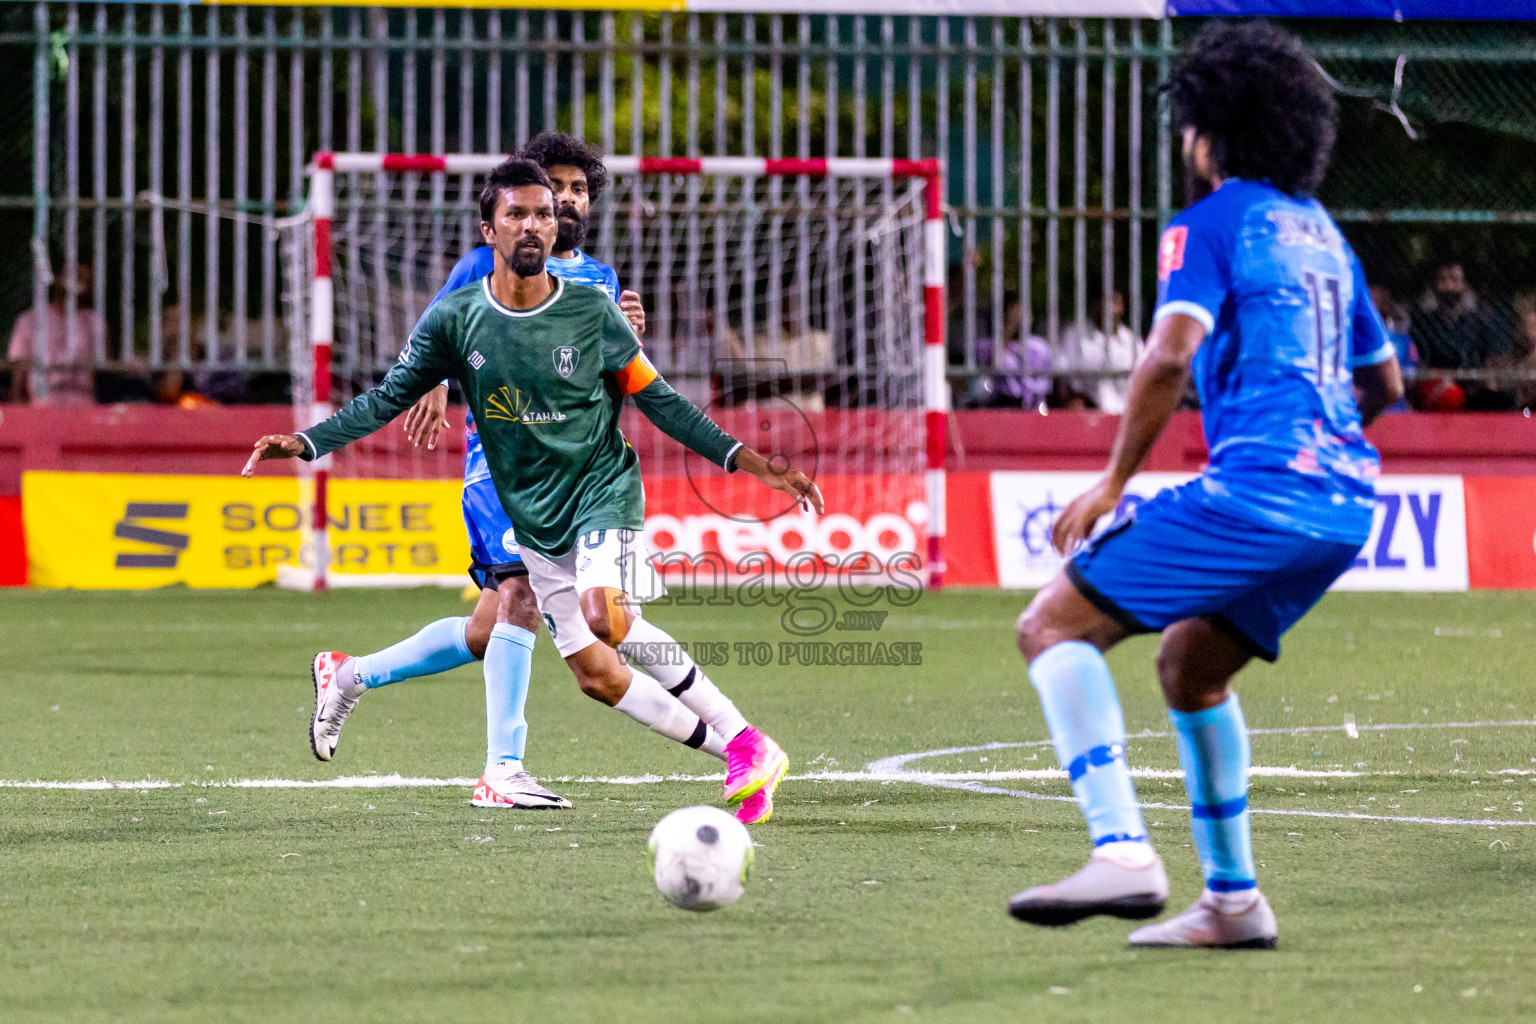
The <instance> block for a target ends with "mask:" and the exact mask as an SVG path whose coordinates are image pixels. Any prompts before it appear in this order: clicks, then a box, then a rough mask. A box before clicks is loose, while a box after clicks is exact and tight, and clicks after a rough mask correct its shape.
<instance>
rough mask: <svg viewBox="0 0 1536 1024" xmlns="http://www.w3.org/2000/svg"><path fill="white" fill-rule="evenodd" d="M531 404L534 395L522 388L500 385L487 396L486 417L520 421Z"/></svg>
mask: <svg viewBox="0 0 1536 1024" xmlns="http://www.w3.org/2000/svg"><path fill="white" fill-rule="evenodd" d="M531 404H533V396H532V395H528V394H524V393H523V390H522V389H521V388H508V387H499V388H497V389H496V390H495V391H492V392H491V393H490V394H489V395H488V396H486V399H485V418H486V419H488V420H506V421H507V422H508V423H520V422H522V419H523V413H525V412H527V411H528V406H529V405H531Z"/></svg>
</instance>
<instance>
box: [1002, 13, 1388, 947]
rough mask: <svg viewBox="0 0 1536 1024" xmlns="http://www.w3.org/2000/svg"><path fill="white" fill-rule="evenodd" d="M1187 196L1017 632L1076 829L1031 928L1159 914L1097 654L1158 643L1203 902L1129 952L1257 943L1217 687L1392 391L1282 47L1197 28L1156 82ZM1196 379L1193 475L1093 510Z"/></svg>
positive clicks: (1371, 457) (1310, 599) (1037, 899)
mask: <svg viewBox="0 0 1536 1024" xmlns="http://www.w3.org/2000/svg"><path fill="white" fill-rule="evenodd" d="M1165 88H1166V90H1167V92H1168V95H1169V98H1170V100H1171V101H1172V104H1173V109H1174V112H1175V115H1176V117H1177V120H1178V123H1179V125H1180V127H1181V129H1182V132H1183V144H1184V163H1185V168H1186V177H1187V181H1188V185H1189V192H1190V195H1189V199H1190V202H1191V205H1190V206H1189V208H1188V209H1186V210H1185V211H1184V213H1183V214H1182V215H1180V216H1179V217H1177V218H1176V219H1175V220H1174V221H1173V223H1172V224H1171V225H1170V226H1169V228H1168V229H1167V231H1166V232H1165V233H1164V234H1163V236H1162V239H1161V242H1160V246H1159V253H1158V277H1159V290H1158V304H1157V309H1156V312H1155V314H1154V316H1153V321H1154V325H1153V329H1152V334H1151V337H1150V339H1149V345H1148V350H1147V354H1146V357H1145V360H1144V361H1143V363H1142V364H1141V366H1140V367H1139V368H1138V369H1137V371H1136V373H1135V376H1134V378H1133V380H1132V385H1131V397H1130V402H1129V406H1128V408H1127V410H1126V414H1125V416H1124V418H1123V419H1122V420H1121V423H1120V431H1119V436H1118V437H1117V439H1116V441H1115V446H1114V450H1113V454H1112V455H1111V458H1110V464H1109V467H1108V469H1107V471H1106V472H1105V474H1104V476H1103V477H1102V478H1101V479H1100V480H1099V481H1098V482H1097V483H1096V484H1095V485H1094V487H1093V488H1092V489H1090V490H1089V491H1088V492H1087V493H1086V494H1084V495H1083V496H1082V497H1080V498H1078V499H1077V500H1076V501H1074V502H1072V503H1071V505H1069V506H1068V507H1067V509H1066V510H1065V511H1064V512H1063V513H1062V515H1061V518H1060V519H1059V520H1058V521H1057V523H1056V524H1055V527H1054V535H1053V540H1054V542H1055V544H1056V546H1057V548H1058V549H1059V550H1061V551H1062V552H1063V553H1064V554H1065V553H1069V552H1073V551H1075V554H1073V555H1072V557H1071V559H1070V561H1069V562H1068V563H1067V565H1066V568H1065V570H1064V571H1063V572H1062V573H1061V575H1059V576H1058V577H1056V579H1054V580H1053V581H1052V582H1051V583H1050V584H1049V585H1047V586H1046V587H1045V588H1044V589H1043V590H1041V591H1040V593H1039V594H1037V595H1036V597H1035V599H1034V601H1033V602H1031V604H1030V606H1029V608H1028V609H1026V610H1025V612H1024V614H1023V615H1021V616H1020V617H1019V621H1018V626H1017V632H1018V644H1019V649H1020V650H1021V651H1022V652H1023V654H1024V657H1025V658H1026V659H1027V660H1028V662H1029V676H1030V680H1031V681H1032V682H1033V683H1034V685H1035V688H1036V690H1037V691H1038V692H1039V695H1040V703H1041V706H1042V708H1043V710H1044V713H1045V719H1046V722H1047V724H1048V725H1049V726H1050V730H1051V737H1052V740H1053V742H1054V744H1055V748H1056V754H1057V757H1058V758H1059V759H1060V761H1061V764H1062V765H1063V767H1065V768H1066V770H1067V774H1068V776H1069V777H1070V779H1071V781H1072V788H1073V791H1074V793H1075V794H1076V796H1077V799H1078V804H1079V806H1080V807H1081V808H1082V810H1083V813H1084V815H1085V817H1086V818H1087V820H1088V828H1089V834H1090V837H1091V839H1092V842H1093V852H1092V855H1091V856H1090V858H1089V861H1088V865H1087V866H1086V867H1085V868H1083V869H1082V870H1081V871H1079V872H1077V873H1076V874H1074V875H1071V876H1070V877H1068V878H1066V879H1063V880H1062V881H1060V882H1057V883H1055V884H1053V885H1042V886H1037V887H1035V888H1033V889H1029V890H1026V891H1025V892H1021V893H1019V894H1018V895H1016V896H1014V897H1013V899H1012V901H1011V902H1010V904H1009V909H1010V912H1011V913H1012V914H1013V915H1014V916H1015V917H1018V918H1020V919H1021V920H1024V921H1028V922H1030V923H1033V924H1039V925H1064V924H1071V923H1072V922H1074V921H1077V920H1080V919H1082V918H1085V917H1089V916H1092V915H1095V914H1110V915H1114V916H1117V917H1122V918H1130V919H1141V918H1149V917H1154V916H1156V915H1157V914H1159V913H1160V912H1161V911H1162V909H1163V906H1164V904H1165V902H1166V901H1167V899H1168V894H1169V893H1168V879H1167V875H1166V873H1165V872H1164V870H1163V865H1162V862H1161V861H1160V860H1159V859H1158V857H1157V854H1156V853H1155V852H1154V851H1153V849H1152V846H1151V844H1150V842H1149V841H1148V837H1147V830H1146V827H1145V825H1144V824H1143V822H1142V817H1141V813H1140V810H1139V808H1138V806H1137V803H1136V796H1135V792H1134V789H1133V787H1132V784H1131V777H1130V773H1129V771H1128V769H1127V767H1126V762H1125V723H1124V719H1123V716H1122V713H1121V710H1120V701H1119V698H1118V696H1117V694H1116V692H1115V684H1114V681H1113V679H1112V678H1111V677H1110V673H1109V667H1108V665H1107V664H1106V663H1105V660H1104V654H1103V652H1104V651H1106V650H1108V649H1109V648H1110V647H1112V646H1114V645H1115V644H1117V643H1119V642H1120V641H1121V640H1123V639H1125V638H1126V637H1128V636H1130V635H1132V634H1134V633H1144V632H1161V633H1162V644H1161V648H1160V650H1159V652H1158V656H1157V674H1158V680H1159V682H1160V683H1161V685H1162V689H1163V694H1164V697H1165V699H1166V701H1167V703H1168V707H1169V716H1170V718H1171V719H1172V721H1173V727H1174V731H1175V735H1176V738H1177V744H1178V751H1179V761H1180V763H1181V765H1182V766H1183V768H1184V772H1185V788H1186V790H1187V792H1188V795H1189V800H1190V805H1191V815H1192V818H1193V828H1194V838H1195V846H1196V848H1197V850H1198V852H1199V855H1200V866H1201V869H1202V871H1203V873H1204V876H1205V889H1204V891H1203V892H1202V893H1201V895H1200V898H1199V899H1198V900H1197V901H1196V903H1195V904H1194V905H1193V906H1191V907H1190V908H1189V909H1188V910H1186V911H1184V912H1183V913H1181V914H1179V915H1177V916H1175V917H1173V918H1170V919H1168V920H1166V921H1162V922H1159V923H1156V924H1150V925H1146V926H1144V927H1141V928H1139V929H1137V930H1136V931H1135V932H1133V933H1132V935H1131V938H1130V941H1131V944H1132V945H1136V946H1202V947H1229V948H1230V947H1253V948H1272V947H1273V946H1274V944H1275V940H1276V926H1275V916H1274V913H1273V911H1272V910H1271V909H1270V906H1269V904H1268V902H1267V901H1266V900H1265V898H1264V896H1263V895H1262V894H1261V893H1260V892H1259V889H1258V880H1257V877H1256V873H1255V870H1254V860H1253V853H1252V849H1251V844H1250V838H1249V827H1248V811H1247V796H1248V767H1249V752H1248V734H1247V728H1246V726H1245V724H1244V722H1243V715H1242V710H1241V708H1240V707H1239V706H1238V701H1237V697H1236V696H1235V695H1234V694H1233V693H1232V691H1231V688H1230V683H1231V680H1232V677H1233V676H1234V675H1235V674H1236V673H1237V672H1238V670H1239V669H1241V668H1242V667H1243V666H1244V665H1246V664H1247V663H1248V661H1249V660H1250V659H1251V658H1254V657H1258V658H1262V659H1264V660H1266V661H1273V660H1275V658H1277V657H1278V656H1279V653H1280V637H1281V635H1282V634H1283V633H1285V631H1286V630H1287V629H1289V628H1290V627H1291V625H1293V624H1294V623H1295V622H1296V621H1297V620H1298V619H1300V618H1301V617H1302V616H1303V615H1304V614H1306V612H1307V610H1308V609H1309V608H1311V607H1312V606H1313V605H1314V604H1315V603H1317V601H1318V600H1319V599H1320V598H1321V597H1322V595H1323V592H1324V591H1326V590H1327V589H1328V587H1329V585H1330V584H1332V583H1333V581H1334V580H1336V579H1337V578H1338V577H1339V576H1340V575H1341V574H1343V573H1344V572H1345V571H1346V570H1347V569H1348V568H1349V567H1350V566H1351V565H1352V564H1353V562H1354V559H1355V555H1356V553H1357V551H1358V550H1359V549H1360V547H1361V546H1362V545H1363V544H1364V543H1365V540H1366V537H1367V535H1368V533H1369V532H1370V528H1371V515H1372V509H1373V506H1374V488H1373V480H1374V478H1375V477H1376V475H1377V472H1378V460H1377V456H1376V452H1375V450H1374V449H1373V448H1372V447H1371V445H1370V444H1369V442H1367V441H1366V440H1365V438H1364V436H1363V435H1362V433H1361V430H1362V426H1363V425H1364V424H1365V423H1368V422H1370V420H1372V419H1373V418H1374V417H1375V416H1376V415H1378V414H1379V413H1380V412H1381V411H1382V410H1383V409H1385V408H1386V407H1387V406H1389V405H1391V404H1392V403H1393V402H1395V401H1397V399H1398V398H1399V397H1400V396H1401V394H1402V379H1401V374H1400V371H1399V369H1398V366H1397V359H1396V356H1395V353H1394V349H1393V346H1392V343H1391V341H1390V340H1389V339H1388V337H1387V335H1386V331H1385V329H1384V328H1383V326H1382V323H1381V319H1380V317H1379V316H1378V315H1377V313H1376V310H1375V309H1374V308H1373V307H1372V305H1371V302H1370V297H1369V294H1368V292H1367V290H1366V286H1365V281H1364V278H1363V276H1362V273H1361V269H1360V264H1359V261H1358V260H1356V258H1355V256H1354V254H1353V253H1352V252H1351V251H1350V248H1349V246H1348V244H1347V243H1346V242H1345V241H1344V239H1343V236H1342V235H1341V234H1340V233H1339V229H1338V227H1337V226H1335V224H1334V223H1333V221H1332V220H1331V219H1330V218H1329V216H1328V214H1327V213H1326V212H1325V211H1324V210H1323V208H1322V207H1321V206H1320V205H1319V204H1318V202H1317V201H1316V200H1315V199H1313V198H1311V197H1312V195H1313V193H1314V192H1315V191H1316V189H1317V187H1318V185H1319V184H1320V183H1321V181H1322V177H1323V172H1324V170H1325V169H1326V167H1327V162H1328V156H1329V152H1330V150H1331V149H1332V145H1333V140H1334V135H1335V131H1336V127H1335V126H1336V122H1337V114H1336V110H1335V107H1334V102H1333V98H1332V95H1331V93H1330V92H1329V90H1328V88H1327V86H1326V85H1325V84H1324V82H1323V80H1322V78H1321V76H1320V75H1319V73H1318V71H1317V69H1316V67H1315V65H1314V64H1313V63H1312V62H1311V60H1310V58H1309V57H1308V56H1307V54H1306V53H1305V52H1304V50H1303V49H1302V47H1301V45H1300V44H1299V43H1298V42H1297V41H1296V40H1295V39H1294V38H1293V37H1291V36H1290V35H1288V34H1286V33H1285V32H1283V31H1281V30H1280V29H1278V28H1276V27H1274V26H1271V25H1267V24H1263V23H1251V24H1236V23H1225V24H1223V23H1215V24H1213V25H1212V26H1210V27H1209V28H1207V29H1205V30H1204V31H1202V32H1201V34H1200V35H1199V37H1198V38H1197V39H1196V40H1195V41H1194V43H1193V44H1192V46H1191V47H1190V49H1189V51H1188V52H1187V54H1186V55H1185V57H1184V59H1183V60H1182V62H1181V63H1180V64H1179V66H1178V67H1177V69H1176V70H1175V71H1174V72H1173V74H1172V76H1171V78H1170V80H1169V82H1168V84H1167V85H1166V86H1165ZM1191 376H1193V378H1194V383H1195V387H1196V390H1197V392H1198V394H1199V397H1200V407H1201V410H1202V415H1203V418H1204V427H1205V435H1206V442H1207V444H1208V445H1209V448H1210V462H1209V466H1208V468H1207V469H1206V471H1205V473H1204V474H1203V475H1201V476H1200V477H1199V478H1198V479H1196V480H1194V481H1191V482H1190V483H1188V484H1185V485H1184V486H1182V487H1177V488H1174V489H1172V490H1168V491H1164V492H1163V493H1161V494H1159V495H1158V496H1157V497H1155V498H1153V499H1152V500H1150V501H1148V502H1145V503H1144V504H1141V505H1140V506H1139V507H1136V508H1134V509H1131V510H1129V511H1127V512H1124V513H1122V514H1121V515H1120V517H1119V518H1117V519H1116V520H1114V521H1113V522H1112V523H1111V524H1110V525H1109V526H1108V528H1107V529H1105V530H1104V531H1103V532H1102V533H1100V534H1098V535H1097V536H1096V537H1093V538H1092V539H1088V538H1089V536H1090V534H1091V533H1092V531H1093V528H1094V525H1095V524H1096V523H1097V522H1098V521H1099V520H1100V519H1101V518H1102V517H1103V516H1105V515H1107V514H1108V513H1110V512H1112V511H1114V510H1115V509H1116V508H1117V506H1119V504H1120V499H1121V496H1122V493H1123V490H1124V488H1125V485H1126V482H1127V481H1128V480H1129V479H1130V478H1131V476H1132V475H1133V474H1134V473H1135V472H1136V470H1137V468H1138V467H1139V466H1140V465H1141V462H1142V460H1143V459H1144V457H1145V456H1146V454H1147V452H1148V450H1149V449H1150V448H1151V447H1152V444H1153V442H1154V441H1155V440H1156V439H1157V437H1158V435H1159V433H1161V431H1162V429H1163V428H1164V427H1165V426H1166V425H1167V423H1168V419H1169V417H1170V416H1171V415H1172V414H1173V412H1174V410H1175V409H1176V408H1177V406H1178V403H1179V399H1180V396H1181V395H1182V394H1183V393H1184V391H1185V388H1186V385H1187V383H1188V380H1189V378H1190V377H1191Z"/></svg>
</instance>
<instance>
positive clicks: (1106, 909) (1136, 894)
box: [1008, 852, 1168, 928]
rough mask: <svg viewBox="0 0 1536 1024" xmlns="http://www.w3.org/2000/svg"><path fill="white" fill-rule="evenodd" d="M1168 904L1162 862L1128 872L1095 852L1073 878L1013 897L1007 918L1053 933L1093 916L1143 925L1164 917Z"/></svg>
mask: <svg viewBox="0 0 1536 1024" xmlns="http://www.w3.org/2000/svg"><path fill="white" fill-rule="evenodd" d="M1167 902H1168V873H1167V872H1166V871H1164V870H1163V862H1162V859H1161V858H1159V857H1157V856H1156V855H1153V857H1152V860H1151V862H1150V863H1148V864H1146V865H1144V866H1142V867H1135V868H1130V867H1126V866H1124V865H1122V864H1118V863H1116V862H1115V861H1113V860H1111V859H1110V858H1108V857H1106V856H1104V855H1102V854H1100V853H1097V852H1095V854H1094V855H1093V856H1091V857H1089V858H1088V864H1087V865H1086V866H1085V867H1084V868H1083V869H1082V870H1081V871H1079V872H1077V873H1076V874H1075V875H1069V876H1067V877H1066V878H1063V879H1062V880H1061V881H1059V882H1054V883H1052V884H1050V885H1037V886H1035V887H1034V888H1033V889H1026V890H1024V891H1023V892H1021V893H1017V894H1016V895H1015V896H1014V897H1013V898H1012V899H1011V900H1009V901H1008V913H1010V914H1012V915H1013V916H1014V917H1016V918H1018V919H1019V920H1020V921H1026V922H1028V923H1029V924H1038V925H1044V926H1046V927H1048V928H1054V927H1059V926H1061V925H1067V924H1076V923H1077V922H1078V921H1081V920H1082V919H1083V918H1085V917H1093V916H1094V915H1095V914H1108V915H1110V916H1112V917H1121V918H1127V919H1130V920H1133V921H1140V920H1145V919H1146V918H1149V917H1156V916H1157V915H1158V914H1160V913H1162V912H1163V905H1164V904H1165V903H1167Z"/></svg>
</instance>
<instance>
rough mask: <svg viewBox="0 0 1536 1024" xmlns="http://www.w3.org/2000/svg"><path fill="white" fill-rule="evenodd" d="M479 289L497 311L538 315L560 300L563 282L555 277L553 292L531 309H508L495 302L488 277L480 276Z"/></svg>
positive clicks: (563, 286)
mask: <svg viewBox="0 0 1536 1024" xmlns="http://www.w3.org/2000/svg"><path fill="white" fill-rule="evenodd" d="M551 276H553V275H551ZM480 289H481V290H482V291H484V292H485V301H486V302H489V303H490V304H491V308H492V309H494V310H495V311H496V312H498V313H502V314H504V315H506V316H538V315H539V314H540V313H542V312H544V311H545V310H546V309H548V308H549V307H550V306H553V305H554V304H555V303H557V302H559V301H560V296H561V295H563V294H564V293H565V282H564V281H562V280H561V279H560V278H558V277H556V278H555V290H554V292H553V294H551V295H550V297H549V298H547V299H545V300H544V301H543V302H541V303H539V304H538V305H537V306H534V307H533V308H532V309H508V308H507V307H506V306H503V305H502V304H501V303H499V302H497V301H496V296H495V295H492V294H491V279H490V278H489V277H482V278H481V279H480Z"/></svg>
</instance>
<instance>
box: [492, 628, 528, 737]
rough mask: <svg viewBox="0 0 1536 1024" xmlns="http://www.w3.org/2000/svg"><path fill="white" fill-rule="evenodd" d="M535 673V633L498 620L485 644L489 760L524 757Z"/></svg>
mask: <svg viewBox="0 0 1536 1024" xmlns="http://www.w3.org/2000/svg"><path fill="white" fill-rule="evenodd" d="M532 674H533V634H532V633H530V632H528V631H527V630H526V629H524V628H523V627H521V626H514V625H512V624H511V623H510V622H498V623H496V628H495V629H493V630H491V639H490V642H489V643H487V644H486V645H485V750H486V752H485V764H486V767H491V766H492V765H497V764H502V763H504V762H506V761H521V760H522V759H523V749H524V747H525V746H526V745H527V742H528V719H527V718H525V717H524V716H523V711H524V709H525V708H526V707H527V706H528V679H529V677H530V676H531V675H532Z"/></svg>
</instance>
